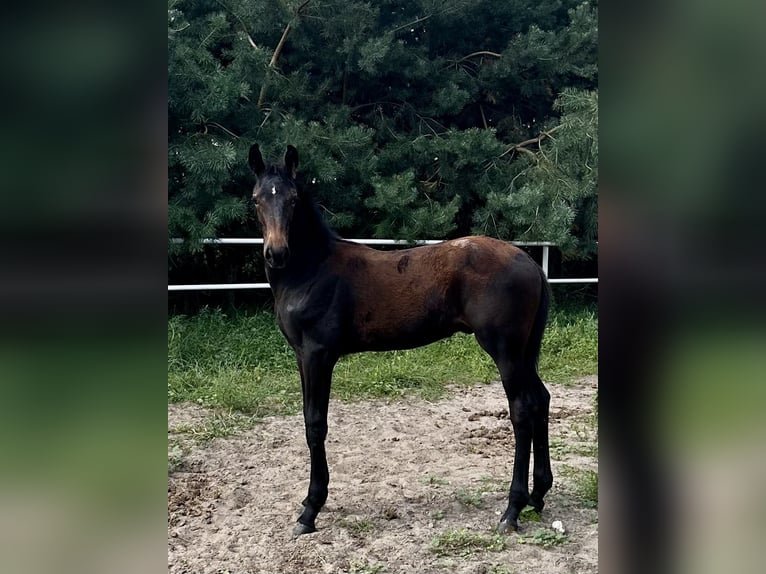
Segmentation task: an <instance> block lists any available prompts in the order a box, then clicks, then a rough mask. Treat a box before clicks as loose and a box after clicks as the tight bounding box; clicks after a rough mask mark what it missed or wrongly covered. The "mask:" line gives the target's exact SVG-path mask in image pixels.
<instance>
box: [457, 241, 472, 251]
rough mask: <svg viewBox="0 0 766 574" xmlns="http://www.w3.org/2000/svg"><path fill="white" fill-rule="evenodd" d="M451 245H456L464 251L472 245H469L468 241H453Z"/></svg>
mask: <svg viewBox="0 0 766 574" xmlns="http://www.w3.org/2000/svg"><path fill="white" fill-rule="evenodd" d="M452 245H457V246H458V247H462V248H463V249H465V248H466V247H470V246H471V245H473V244H472V243H471V240H470V239H455V241H453V242H452Z"/></svg>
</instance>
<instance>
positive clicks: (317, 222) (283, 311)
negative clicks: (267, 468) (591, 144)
mask: <svg viewBox="0 0 766 574" xmlns="http://www.w3.org/2000/svg"><path fill="white" fill-rule="evenodd" d="M249 164H250V167H251V169H252V170H253V172H254V173H255V175H256V178H257V182H256V185H255V188H254V190H253V199H254V200H255V205H256V211H257V213H258V219H259V221H260V223H261V226H262V228H263V237H264V242H263V249H264V257H265V259H266V275H267V276H268V280H269V283H270V285H271V289H272V291H273V293H274V307H275V310H276V317H277V322H278V323H279V328H280V329H281V331H282V333H283V334H284V336H285V337H286V339H287V341H288V342H289V343H290V346H291V347H292V348H293V349H294V351H295V355H296V359H297V361H298V370H299V372H300V377H301V387H302V391H303V416H304V420H305V424H306V441H307V443H308V447H309V451H310V454H311V481H310V484H309V489H308V496H307V497H306V498H305V500H304V501H303V507H304V508H303V512H302V513H301V515H300V517H299V518H298V524H297V525H296V527H295V530H294V534H295V535H299V534H304V533H307V532H313V531H315V530H316V528H315V525H314V523H315V520H316V517H317V514H318V513H319V511H320V510H321V508H322V506H323V505H324V503H325V501H326V500H327V485H328V483H329V480H330V476H329V471H328V469H327V459H326V455H325V438H326V437H327V408H328V402H329V399H330V383H331V379H332V371H333V368H334V366H335V363H336V362H337V361H338V359H339V358H340V357H341V356H343V355H347V354H349V353H358V352H360V351H385V350H393V349H406V348H412V347H417V346H420V345H426V344H428V343H432V342H434V341H437V340H439V339H442V338H445V337H449V336H450V335H452V334H454V333H456V332H458V331H460V332H463V333H473V334H474V335H475V336H476V340H477V341H478V342H479V345H481V347H482V348H483V349H484V350H485V351H486V352H487V353H488V354H489V355H490V356H491V357H492V359H493V360H494V361H495V364H496V365H497V368H498V370H499V371H500V378H501V379H502V381H503V387H504V389H505V393H506V395H507V396H508V404H509V407H510V409H509V412H510V419H511V423H512V425H513V430H514V434H515V437H516V452H515V460H514V466H513V479H512V481H511V486H510V493H509V497H508V507H507V509H506V511H505V514H503V517H502V519H501V520H500V524H499V526H498V530H499V531H500V532H506V531H509V530H516V529H517V528H518V523H517V519H518V516H519V513H520V512H521V510H522V509H523V508H524V507H525V506H526V505H528V504H530V505H532V506H533V507H534V508H535V509H536V510H537V511H538V512H539V511H541V510H542V508H543V505H544V502H543V497H544V496H545V494H546V493H547V492H548V490H549V489H550V487H551V484H552V483H553V475H552V473H551V466H550V457H549V452H548V406H549V403H550V394H549V393H548V391H547V390H546V388H545V387H544V386H543V383H542V381H541V380H540V377H539V376H538V374H537V359H538V356H539V353H540V343H541V340H542V337H543V331H544V329H545V323H546V320H547V313H548V298H549V295H548V284H547V281H546V279H545V275H544V274H543V272H542V270H541V269H540V267H539V266H538V265H537V264H536V263H535V262H534V261H533V260H532V259H531V258H530V257H529V256H528V255H527V254H526V253H525V252H524V251H522V250H520V249H518V248H516V247H514V246H512V245H510V244H508V243H505V242H503V241H498V240H496V239H490V238H488V237H465V238H463V239H457V240H454V241H447V242H445V243H441V244H438V245H434V246H428V247H415V248H413V249H404V250H401V251H393V252H384V251H378V250H375V249H371V248H369V247H366V246H363V245H359V244H357V243H353V242H349V241H344V240H343V239H341V238H339V237H338V236H337V235H336V234H335V233H333V232H332V231H331V230H330V228H329V227H328V226H327V225H326V224H325V222H324V220H323V218H322V216H321V214H320V213H319V211H318V209H317V207H316V205H315V203H314V200H313V198H312V197H311V196H310V195H309V194H308V193H307V192H306V191H304V190H303V189H299V188H298V186H297V184H296V180H295V177H296V169H297V167H298V152H297V151H296V149H295V148H294V147H293V146H287V153H286V154H285V158H284V166H274V165H272V166H268V167H267V166H266V164H265V163H264V161H263V157H262V155H261V152H260V150H259V148H258V145H257V144H256V145H253V146H252V147H251V148H250V153H249ZM532 445H534V453H535V456H534V473H533V476H534V488H533V489H532V493H531V494H530V493H529V486H528V483H529V463H530V452H531V449H532Z"/></svg>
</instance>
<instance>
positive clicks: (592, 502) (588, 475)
mask: <svg viewBox="0 0 766 574" xmlns="http://www.w3.org/2000/svg"><path fill="white" fill-rule="evenodd" d="M560 473H561V476H562V477H563V478H566V479H567V482H568V484H569V487H570V489H571V490H572V493H573V494H574V495H575V496H576V497H577V498H578V500H579V501H580V502H581V503H582V505H583V506H585V507H586V508H598V473H597V472H595V471H593V470H590V469H580V468H575V467H573V466H569V465H564V466H563V467H562V469H561V471H560Z"/></svg>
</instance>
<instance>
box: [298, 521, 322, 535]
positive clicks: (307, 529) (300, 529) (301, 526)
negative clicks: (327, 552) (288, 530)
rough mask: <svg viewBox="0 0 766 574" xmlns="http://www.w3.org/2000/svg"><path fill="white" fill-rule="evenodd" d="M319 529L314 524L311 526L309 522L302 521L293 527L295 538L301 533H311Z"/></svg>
mask: <svg viewBox="0 0 766 574" xmlns="http://www.w3.org/2000/svg"><path fill="white" fill-rule="evenodd" d="M316 531H317V529H316V527H314V526H309V525H307V524H303V523H302V522H299V523H298V524H296V525H295V528H293V538H298V536H300V535H301V534H310V533H311V532H316Z"/></svg>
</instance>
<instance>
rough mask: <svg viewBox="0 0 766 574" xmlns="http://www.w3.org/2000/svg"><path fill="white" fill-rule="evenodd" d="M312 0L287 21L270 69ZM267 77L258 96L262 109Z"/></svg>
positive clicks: (270, 61) (307, 1) (272, 56)
mask: <svg viewBox="0 0 766 574" xmlns="http://www.w3.org/2000/svg"><path fill="white" fill-rule="evenodd" d="M310 2H311V0H304V2H303V4H301V5H300V6H298V8H297V9H296V10H295V16H294V17H293V18H292V19H291V20H290V21H289V22H288V23H287V26H285V30H284V32H282V37H281V38H280V39H279V43H277V47H276V48H274V53H273V54H272V55H271V60H269V70H273V69H274V68H275V67H276V65H277V60H279V55H280V54H281V53H282V48H284V47H285V42H286V41H287V36H288V35H289V34H290V30H291V29H292V26H293V22H295V20H296V19H297V18H300V16H301V14H302V13H303V11H304V10H305V9H306V6H308V5H309V3H310ZM266 84H267V82H266V79H265V78H264V82H263V85H262V86H261V93H260V94H259V96H258V104H257V105H258V108H259V109H260V108H261V106H263V100H264V98H265V97H266Z"/></svg>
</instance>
